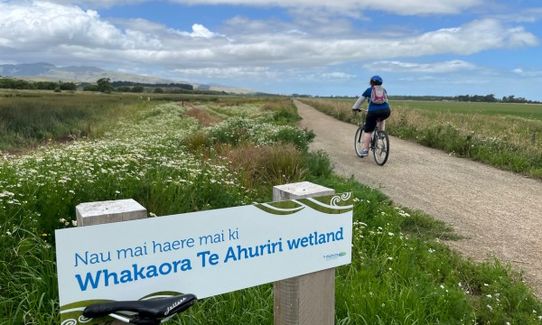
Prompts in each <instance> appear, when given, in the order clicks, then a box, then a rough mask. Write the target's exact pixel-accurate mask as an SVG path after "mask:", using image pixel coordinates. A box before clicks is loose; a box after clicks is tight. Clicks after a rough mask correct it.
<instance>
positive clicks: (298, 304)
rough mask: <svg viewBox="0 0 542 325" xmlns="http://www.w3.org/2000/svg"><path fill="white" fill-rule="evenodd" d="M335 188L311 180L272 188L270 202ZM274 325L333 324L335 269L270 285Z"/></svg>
mask: <svg viewBox="0 0 542 325" xmlns="http://www.w3.org/2000/svg"><path fill="white" fill-rule="evenodd" d="M333 194H335V190H333V189H330V188H327V187H323V186H320V185H317V184H314V183H311V182H300V183H292V184H285V185H278V186H274V187H273V201H285V200H292V199H302V198H308V197H315V196H323V195H333ZM273 295H274V324H275V325H294V324H299V325H305V324H306V325H309V324H319V325H332V324H334V323H335V269H334V268H333V269H327V270H323V271H319V272H315V273H311V274H306V275H302V276H298V277H295V278H290V279H286V280H282V281H278V282H275V283H274V284H273Z"/></svg>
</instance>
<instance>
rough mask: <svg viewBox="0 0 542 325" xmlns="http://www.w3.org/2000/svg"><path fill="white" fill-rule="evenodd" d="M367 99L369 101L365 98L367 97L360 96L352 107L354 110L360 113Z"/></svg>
mask: <svg viewBox="0 0 542 325" xmlns="http://www.w3.org/2000/svg"><path fill="white" fill-rule="evenodd" d="M366 99H367V97H365V96H359V98H358V100H356V102H355V103H354V105H353V106H352V110H353V111H359V110H360V107H361V105H363V103H364V102H365V100H366Z"/></svg>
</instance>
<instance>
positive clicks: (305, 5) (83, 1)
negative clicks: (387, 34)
mask: <svg viewBox="0 0 542 325" xmlns="http://www.w3.org/2000/svg"><path fill="white" fill-rule="evenodd" d="M50 1H53V2H56V3H60V4H70V3H71V4H78V5H84V6H89V7H92V8H99V7H111V6H114V5H121V4H129V3H141V2H148V1H150V0H50ZM164 1H166V0H164ZM167 1H169V2H174V3H180V4H188V5H243V6H253V7H255V6H258V7H271V6H279V7H283V8H288V9H303V10H306V9H311V8H313V9H320V10H325V12H328V13H329V12H334V13H341V14H343V15H347V16H356V17H357V16H359V15H360V12H361V11H364V10H379V11H385V12H390V13H395V14H399V15H428V14H457V13H460V12H462V11H463V10H466V9H470V8H473V7H476V6H480V5H482V4H483V3H484V2H485V1H484V0H438V1H427V0H400V1H397V0H379V1H375V0H340V1H329V0H167Z"/></svg>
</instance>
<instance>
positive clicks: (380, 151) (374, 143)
mask: <svg viewBox="0 0 542 325" xmlns="http://www.w3.org/2000/svg"><path fill="white" fill-rule="evenodd" d="M364 126H365V123H363V121H362V122H360V124H359V127H358V129H357V131H356V135H355V136H354V150H355V151H356V155H357V156H358V157H360V158H363V157H364V156H362V155H361V151H362V149H363V141H362V139H363V133H364V132H365V131H363V128H364ZM369 150H371V151H372V152H373V158H374V160H375V162H376V164H377V165H379V166H384V164H385V163H386V161H388V157H389V155H390V139H389V137H388V134H387V133H386V131H384V130H378V128H375V130H374V131H373V133H372V135H371V143H370V144H369Z"/></svg>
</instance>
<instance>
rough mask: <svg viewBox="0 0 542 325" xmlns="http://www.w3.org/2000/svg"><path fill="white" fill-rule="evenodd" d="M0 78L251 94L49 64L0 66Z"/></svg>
mask: <svg viewBox="0 0 542 325" xmlns="http://www.w3.org/2000/svg"><path fill="white" fill-rule="evenodd" d="M0 76H3V77H14V78H20V79H26V80H34V81H38V80H39V81H59V80H61V81H64V82H76V83H79V82H89V83H94V82H96V81H97V80H98V79H100V78H109V79H111V81H131V82H136V83H145V84H164V83H165V84H169V83H186V84H191V85H193V86H194V89H203V90H217V91H226V92H231V93H243V94H246V93H253V91H250V90H246V89H239V88H233V87H228V86H221V85H205V84H198V83H193V82H186V81H172V80H167V79H163V78H158V77H153V76H143V75H138V74H133V73H125V72H117V71H110V70H104V69H101V68H97V67H92V66H65V67H59V66H56V65H54V64H50V63H44V62H40V63H24V64H1V65H0Z"/></svg>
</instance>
